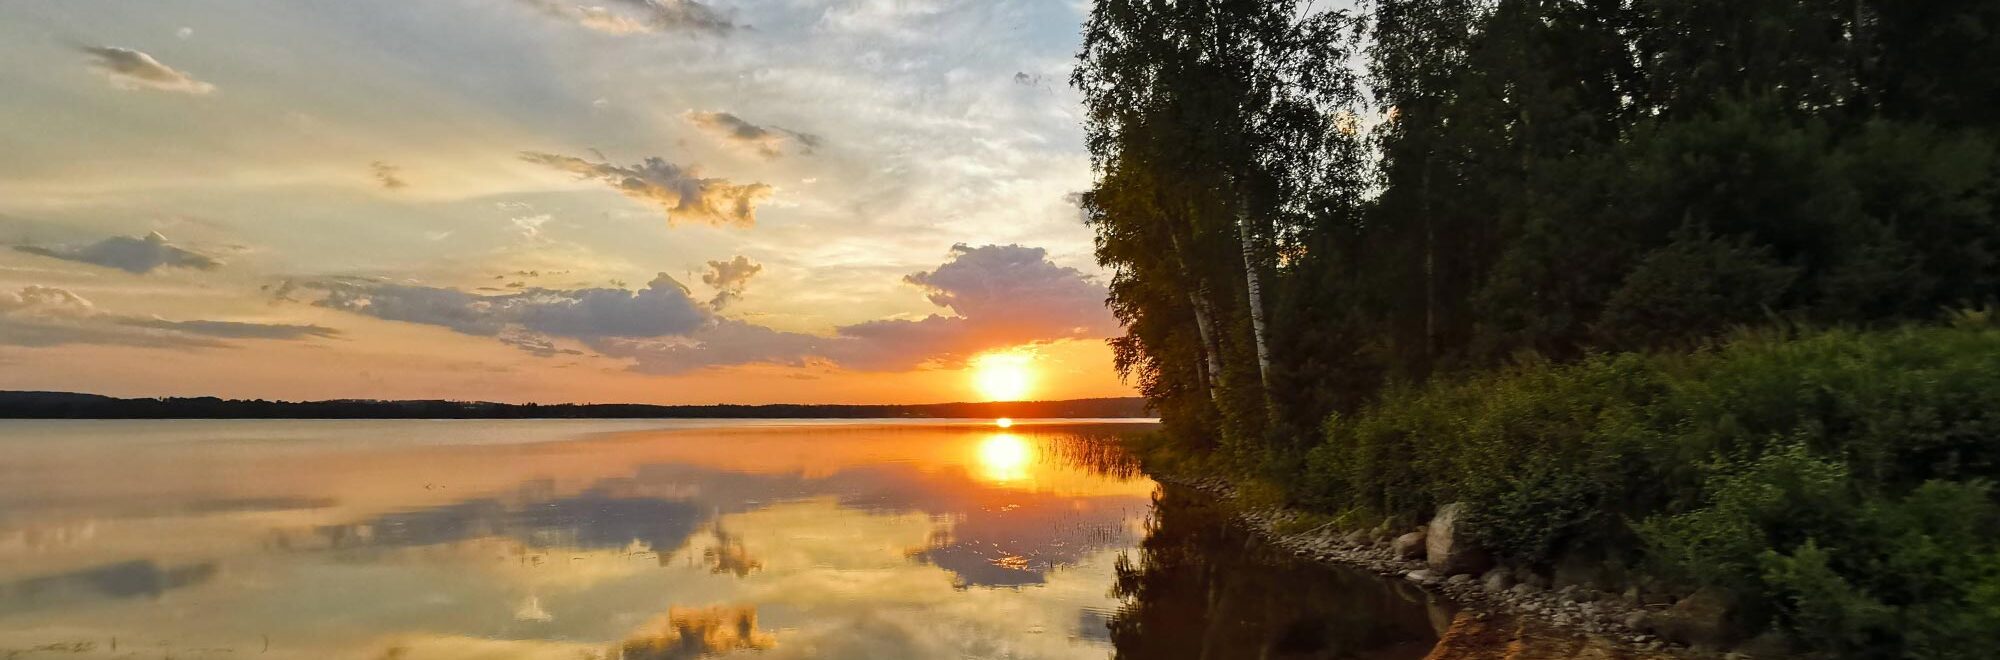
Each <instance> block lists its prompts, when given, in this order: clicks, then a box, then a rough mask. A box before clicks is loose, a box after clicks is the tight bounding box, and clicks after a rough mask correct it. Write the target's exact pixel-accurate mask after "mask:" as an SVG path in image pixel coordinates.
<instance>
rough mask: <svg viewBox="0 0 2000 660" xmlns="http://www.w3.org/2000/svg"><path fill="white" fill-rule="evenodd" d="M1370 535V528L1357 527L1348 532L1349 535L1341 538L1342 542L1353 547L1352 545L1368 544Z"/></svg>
mask: <svg viewBox="0 0 2000 660" xmlns="http://www.w3.org/2000/svg"><path fill="white" fill-rule="evenodd" d="M1369 536H1370V535H1369V533H1368V530H1365V529H1357V530H1354V531H1352V532H1348V533H1347V536H1343V537H1341V539H1340V540H1341V542H1342V543H1345V544H1347V546H1348V547H1350V548H1351V547H1358V546H1364V545H1368V537H1369Z"/></svg>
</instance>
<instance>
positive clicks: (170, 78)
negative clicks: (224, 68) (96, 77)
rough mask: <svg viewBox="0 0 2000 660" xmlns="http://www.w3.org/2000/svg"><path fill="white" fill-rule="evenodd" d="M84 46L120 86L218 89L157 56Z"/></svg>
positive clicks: (190, 90)
mask: <svg viewBox="0 0 2000 660" xmlns="http://www.w3.org/2000/svg"><path fill="white" fill-rule="evenodd" d="M82 50H83V52H85V53H89V54H90V55H91V57H92V59H91V61H90V66H91V68H94V69H96V70H97V72H98V73H102V74H104V76H105V77H106V78H109V79H110V80H111V84H112V85H113V86H115V87H118V88H119V89H151V90H155V91H161V92H174V93H179V94H195V95H201V94H207V93H209V92H213V91H215V85H211V84H208V83H205V82H202V81H200V80H195V79H194V76H190V75H188V74H187V73H186V72H183V71H180V70H178V69H175V68H173V67H170V66H167V65H165V64H161V63H160V61H159V60H156V59H153V56H151V55H147V54H145V53H142V52H139V51H136V50H132V49H130V48H118V47H115V46H85V47H83V48H82Z"/></svg>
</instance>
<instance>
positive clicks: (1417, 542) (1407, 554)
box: [1389, 530, 1424, 559]
mask: <svg viewBox="0 0 2000 660" xmlns="http://www.w3.org/2000/svg"><path fill="white" fill-rule="evenodd" d="M1389 549H1390V550H1391V551H1392V552H1394V553H1396V558H1397V559H1423V558H1424V532H1423V530H1418V531H1414V532H1410V533H1408V534H1404V535H1402V536H1398V537H1396V542H1395V543H1393V544H1391V545H1390V546H1389Z"/></svg>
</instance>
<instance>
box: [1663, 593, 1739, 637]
mask: <svg viewBox="0 0 2000 660" xmlns="http://www.w3.org/2000/svg"><path fill="white" fill-rule="evenodd" d="M1729 609H1730V601H1729V598H1728V596H1727V595H1725V594H1723V593H1722V592H1721V591H1718V590H1715V589H1709V588H1704V589H1702V590H1700V591H1696V592H1694V593H1693V594H1690V595H1688V597H1686V598H1682V599H1681V600H1680V602H1677V603H1674V606H1673V607H1669V608H1667V609H1666V610H1664V611H1658V612H1647V613H1646V616H1645V617H1644V620H1643V621H1641V622H1640V625H1639V627H1640V629H1642V630H1645V631H1647V632H1650V633H1653V634H1655V635H1659V636H1660V637H1663V638H1666V639H1668V640H1670V641H1674V642H1679V643H1681V644H1686V645H1688V646H1692V647H1696V648H1703V649H1720V648H1724V647H1726V646H1728V644H1729V643H1730V642H1732V641H1735V639H1736V638H1737V633H1736V629H1735V627H1734V626H1733V625H1731V624H1730V622H1729Z"/></svg>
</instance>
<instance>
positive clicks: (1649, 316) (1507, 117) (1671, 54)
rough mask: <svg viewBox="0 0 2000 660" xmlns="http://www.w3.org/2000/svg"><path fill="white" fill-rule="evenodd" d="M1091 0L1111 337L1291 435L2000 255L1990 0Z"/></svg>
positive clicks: (1138, 379) (1172, 383) (1936, 281)
mask: <svg viewBox="0 0 2000 660" xmlns="http://www.w3.org/2000/svg"><path fill="white" fill-rule="evenodd" d="M1343 4H1345V3H1317V5H1315V3H1312V2H1302V1H1301V2H1290V1H1281V2H1271V1H1264V0H1173V1H1169V0H1102V1H1101V2H1098V3H1096V4H1095V5H1094V6H1093V9H1092V12H1091V16H1090V18H1089V21H1088V23H1087V24H1086V27H1085V33H1084V45H1083V48H1082V52H1081V54H1080V66H1079V67H1078V68H1077V69H1076V72H1075V74H1074V80H1073V83H1074V84H1075V85H1076V86H1077V87H1078V88H1079V89H1081V90H1082V92H1083V94H1084V97H1085V103H1086V107H1087V122H1086V123H1087V130H1088V134H1087V139H1088V146H1089V149H1090V151H1091V153H1092V155H1093V157H1094V165H1095V168H1096V172H1097V175H1098V176H1097V181H1096V184H1095V186H1094V187H1093V188H1092V189H1091V190H1089V191H1088V192H1087V193H1085V194H1084V195H1083V196H1082V206H1083V208H1084V211H1085V213H1086V217H1087V219H1088V221H1089V223H1090V225H1091V226H1092V227H1093V228H1094V229H1095V232H1096V238H1097V256H1098V259H1099V261H1100V262H1101V263H1102V264H1104V265H1105V266H1107V267H1108V268H1110V269H1111V271H1112V272H1113V274H1114V275H1113V281H1112V283H1111V298H1110V302H1111V305H1112V307H1113V309H1114V311H1115V312H1116V314H1117V315H1118V318H1119V319H1121V320H1122V321H1123V322H1124V325H1125V329H1126V332H1125V334H1124V336H1122V337H1120V338H1118V339H1117V340H1115V342H1114V344H1113V345H1114V347H1115V350H1116V355H1117V361H1118V366H1119V368H1120V369H1122V370H1123V371H1124V373H1125V374H1126V375H1127V376H1129V377H1130V378H1131V379H1132V380H1133V381H1134V382H1135V383H1136V384H1137V385H1138V386H1139V387H1140V388H1141V389H1142V390H1143V392H1144V393H1145V394H1146V395H1147V396H1148V397H1150V398H1151V399H1152V400H1153V401H1154V403H1155V405H1157V406H1158V407H1159V410H1160V413H1161V415H1162V416H1163V417H1164V418H1165V419H1166V420H1167V421H1168V423H1169V424H1170V425H1171V426H1172V427H1174V428H1177V429H1184V430H1197V429H1198V430H1199V432H1196V433H1189V434H1187V435H1188V437H1189V441H1190V442H1195V443H1208V444H1210V445H1213V447H1211V448H1218V449H1224V450H1226V451H1227V452H1228V453H1230V454H1232V455H1234V456H1237V457H1238V458H1240V459H1242V460H1244V461H1248V462H1252V463H1264V462H1273V461H1275V462H1277V463H1281V464H1282V463H1285V462H1287V461H1292V460H1296V458H1297V457H1298V456H1299V455H1300V453H1301V450H1302V449H1303V448H1304V447H1303V445H1304V444H1309V443H1310V440H1311V439H1312V438H1314V437H1316V436H1317V435H1318V434H1317V432H1316V431H1317V429H1318V428H1319V426H1320V425H1321V423H1322V422H1323V421H1324V420H1325V419H1326V418H1327V416H1328V415H1330V414H1334V413H1338V412H1353V411H1356V410H1359V409H1360V408H1361V407H1362V406H1364V405H1366V404H1367V403H1368V402H1370V401H1373V400H1375V398H1376V397H1377V396H1378V394H1379V393H1380V392H1382V391H1384V388H1385V387H1387V386H1391V385H1393V384H1397V383H1403V384H1413V383H1420V382H1422V381H1425V380H1426V379H1428V378H1430V377H1431V376H1433V375H1435V374H1450V373H1459V372H1465V371H1468V370H1476V369H1482V368H1490V367H1494V366H1498V365H1502V364H1506V363H1509V362H1511V361H1515V360H1517V359H1519V358H1521V357H1522V356H1527V355H1532V356H1538V357H1541V358H1546V359H1553V360H1557V361H1570V360H1575V359H1577V358H1580V357H1582V356H1584V355H1585V354H1588V353H1591V352H1594V351H1624V350H1645V349H1657V348H1685V347H1688V346H1692V345H1695V344H1698V343H1700V342H1702V341H1704V340H1707V339H1709V338H1712V337H1714V336H1716V335H1718V334H1719V333H1722V332H1724V331H1726V330H1728V329H1729V328H1732V327H1735V326H1738V325H1742V324H1746V323H1763V322H1768V321H1771V320H1773V319H1781V320H1785V321H1803V322H1809V323H1817V324H1857V325H1862V326H1874V325H1880V324H1884V323H1890V322H1896V321H1902V320H1910V319H1930V318H1933V317H1937V316H1940V315H1942V314H1944V313H1946V311H1947V310H1948V309H1951V308H1955V307H1964V306H1972V305H1978V304H1982V303H1985V302H1987V301H1990V300H1992V298H1993V296H1994V294H1995V292H1996V290H2000V289H1996V287H2000V253H1997V252H1996V251H2000V222H1996V220H1995V216H1994V202H1995V196H1996V194H2000V178H1996V172H2000V158H1996V152H1995V139H1996V136H1995V132H1994V130H1995V128H1996V122H2000V112H1996V111H1995V103H1996V102H2000V38H1996V37H1995V36H1994V35H1995V33H1996V31H2000V2H1991V1H1973V0H1955V1H1939V2H1902V1H1896V0H1838V1H1834V0H1364V1H1362V2H1360V3H1359V6H1358V7H1352V8H1336V7H1342V5H1343Z"/></svg>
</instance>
